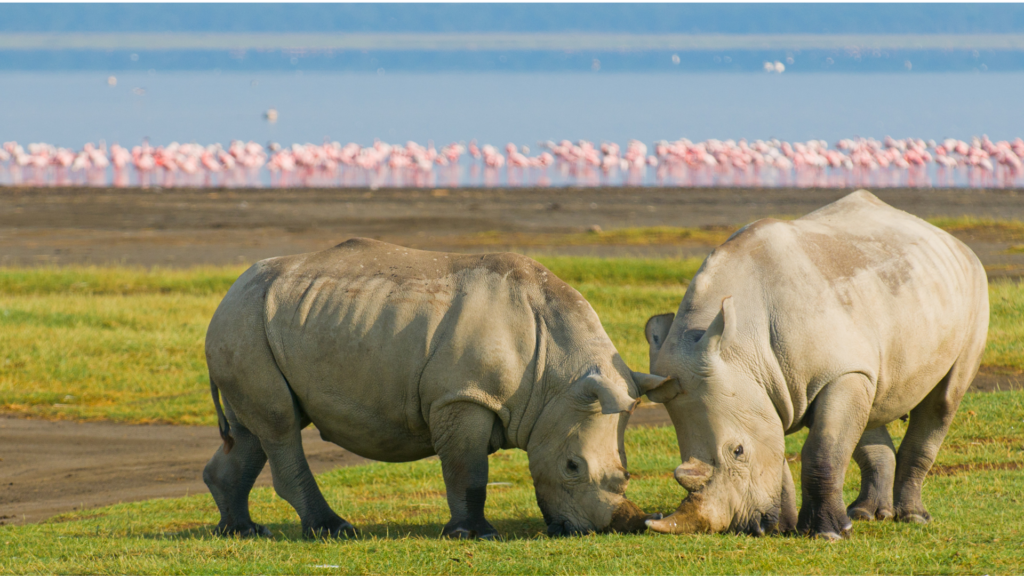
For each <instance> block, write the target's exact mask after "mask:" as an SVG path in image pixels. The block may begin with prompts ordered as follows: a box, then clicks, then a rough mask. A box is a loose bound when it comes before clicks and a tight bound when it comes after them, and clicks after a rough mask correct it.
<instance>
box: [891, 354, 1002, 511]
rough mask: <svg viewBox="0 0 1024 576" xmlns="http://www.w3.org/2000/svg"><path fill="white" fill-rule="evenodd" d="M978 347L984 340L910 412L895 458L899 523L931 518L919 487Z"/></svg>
mask: <svg viewBox="0 0 1024 576" xmlns="http://www.w3.org/2000/svg"><path fill="white" fill-rule="evenodd" d="M982 346H984V339H981V345H980V346H978V345H976V346H975V348H978V349H977V350H972V351H970V353H968V354H966V355H965V356H966V357H967V358H966V359H965V356H961V357H960V358H959V359H957V361H956V362H955V363H954V364H953V367H952V368H951V369H950V370H949V373H948V374H946V376H945V377H944V378H943V379H942V380H941V381H940V382H939V384H938V385H937V386H936V387H935V388H934V389H933V390H932V391H931V392H930V393H928V395H927V396H925V398H924V400H922V401H921V403H920V404H918V405H917V406H916V407H915V408H914V409H913V410H911V411H910V424H908V426H907V434H906V436H904V437H903V442H901V443H900V450H899V453H898V454H897V455H896V485H895V489H894V496H895V500H896V505H895V513H896V519H897V520H899V521H901V522H913V523H917V524H927V523H928V522H930V521H931V519H932V517H931V514H929V513H928V510H927V509H926V508H925V507H924V503H923V502H922V501H921V486H922V484H923V483H924V477H925V475H927V474H928V471H929V470H930V469H931V467H932V464H933V463H934V462H935V457H936V456H937V455H938V453H939V448H940V447H941V446H942V441H943V439H945V437H946V432H947V431H949V425H950V423H952V421H953V416H954V415H955V414H956V409H957V408H958V407H959V406H960V400H961V399H962V398H963V396H964V394H965V393H966V392H967V388H969V387H970V385H971V381H972V380H974V375H975V374H977V372H978V365H979V364H980V360H981V348H982Z"/></svg>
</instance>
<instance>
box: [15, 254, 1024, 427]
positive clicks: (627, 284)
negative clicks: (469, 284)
mask: <svg viewBox="0 0 1024 576" xmlns="http://www.w3.org/2000/svg"><path fill="white" fill-rule="evenodd" d="M540 260H541V261H542V262H543V263H544V264H545V265H547V266H548V267H549V268H551V270H552V271H553V272H554V273H555V274H557V275H558V276H559V277H561V278H564V279H565V280H566V281H568V282H569V283H570V284H572V285H574V286H575V287H577V288H578V289H579V290H580V292H582V294H583V295H584V296H585V297H586V298H587V299H588V300H589V301H590V302H591V303H592V304H593V306H594V308H595V309H596V310H597V312H598V314H599V315H600V316H601V319H602V322H603V323H604V326H605V328H606V330H607V331H608V334H609V335H610V336H611V338H612V340H613V341H614V342H615V343H616V345H617V346H618V349H619V352H620V353H621V354H622V356H623V358H624V359H625V360H626V362H627V363H629V365H630V366H631V367H633V369H635V370H642V371H646V370H647V364H648V360H647V343H646V342H645V341H644V339H643V326H644V323H645V322H646V320H647V318H648V317H650V316H651V315H652V314H658V313H662V312H670V311H675V310H676V308H677V307H678V305H679V301H680V300H681V299H682V296H683V293H684V291H685V289H686V282H687V280H688V279H689V278H691V277H692V276H693V274H694V273H695V272H696V271H697V268H698V267H699V266H700V261H699V260H698V259H684V260H636V259H601V258H578V257H547V258H544V257H542V258H540ZM242 270H243V268H240V267H227V268H199V269H194V270H166V269H154V270H142V269H124V268H60V269H46V268H42V269H5V270H0V410H3V411H6V412H13V413H19V414H24V415H31V416H36V417H45V418H72V419H79V420H90V419H106V420H113V421H119V422H169V423H179V424H213V423H214V417H213V411H212V410H211V403H210V399H209V387H208V380H207V374H206V365H205V360H204V356H203V339H204V337H205V332H206V326H207V324H208V322H209V319H210V317H211V316H212V314H213V311H214V310H215V309H216V307H217V304H218V303H219V301H220V299H221V298H222V297H223V294H224V293H225V292H226V291H227V289H228V287H229V286H230V285H231V283H232V282H233V281H234V279H235V278H236V277H237V276H238V274H240V273H241V271H242ZM990 297H991V301H992V327H991V330H990V333H989V345H988V349H987V350H986V354H985V360H984V361H985V363H986V364H987V365H989V366H999V367H1006V368H1008V369H1010V370H1022V369H1024V289H1022V288H1021V286H1020V285H1019V284H1017V283H1014V282H1009V281H1004V282H997V283H993V284H992V286H991V288H990Z"/></svg>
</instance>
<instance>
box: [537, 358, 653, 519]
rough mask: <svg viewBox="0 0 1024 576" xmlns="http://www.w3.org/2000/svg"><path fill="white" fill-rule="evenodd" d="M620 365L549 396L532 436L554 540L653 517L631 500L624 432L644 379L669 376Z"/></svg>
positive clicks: (592, 373) (592, 372)
mask: <svg viewBox="0 0 1024 576" xmlns="http://www.w3.org/2000/svg"><path fill="white" fill-rule="evenodd" d="M616 356H617V355H616ZM616 359H617V358H616ZM617 360H618V361H617V364H618V365H619V366H617V367H616V369H610V370H608V369H606V370H601V369H599V368H592V369H591V370H589V371H588V373H586V374H585V375H584V376H582V377H581V378H579V379H577V380H576V381H575V382H573V383H572V385H570V386H568V387H567V388H566V389H565V391H564V392H562V393H560V394H558V395H557V396H556V397H554V398H551V399H549V401H548V402H547V404H546V405H545V406H544V409H543V411H542V413H541V414H540V416H539V417H538V419H537V422H536V424H535V425H534V429H533V431H532V432H531V435H530V441H529V446H528V447H527V453H528V454H529V458H530V473H531V474H532V475H533V482H534V487H535V489H536V492H537V504H538V505H539V506H540V509H541V513H542V514H543V515H544V521H545V523H547V525H548V534H549V535H551V536H563V535H571V534H586V533H589V532H605V531H615V532H639V531H642V530H645V529H646V525H645V523H644V522H645V519H646V518H648V517H647V516H646V515H645V514H644V513H643V511H641V510H640V508H639V507H637V506H636V504H633V503H632V502H630V501H629V500H627V499H626V497H625V494H626V487H627V486H628V485H629V473H628V472H627V471H626V453H625V449H624V441H623V434H624V432H625V428H626V423H627V421H628V419H629V415H630V413H632V411H633V408H634V407H635V406H636V404H637V402H638V396H639V395H640V394H642V390H643V387H642V385H641V384H638V383H637V381H639V382H640V383H643V384H646V385H648V386H650V384H651V382H656V383H658V384H660V383H661V382H663V381H664V380H665V379H664V378H653V377H651V376H650V375H647V374H640V373H631V372H630V371H629V370H628V369H626V368H625V364H624V363H622V361H621V360H619V359H617ZM631 389H632V390H633V393H632V394H631V393H630V391H631Z"/></svg>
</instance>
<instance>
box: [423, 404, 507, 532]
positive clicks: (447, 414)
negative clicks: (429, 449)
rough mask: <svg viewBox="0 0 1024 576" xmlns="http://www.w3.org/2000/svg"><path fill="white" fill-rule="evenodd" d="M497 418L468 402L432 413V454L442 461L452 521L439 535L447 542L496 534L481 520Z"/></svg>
mask: <svg viewBox="0 0 1024 576" xmlns="http://www.w3.org/2000/svg"><path fill="white" fill-rule="evenodd" d="M496 419H497V415H495V414H494V412H491V411H490V410H488V409H486V408H484V407H483V406H480V405H478V404H472V403H469V402H456V403H452V404H447V405H445V406H443V407H440V408H437V409H434V410H431V413H430V430H431V434H432V436H433V444H434V451H435V452H437V456H438V458H440V460H441V471H442V473H443V474H444V484H445V489H446V491H447V493H448V507H449V508H450V509H451V513H452V519H451V520H450V521H448V524H446V525H445V527H444V530H442V531H441V535H442V536H447V537H450V538H485V539H491V538H496V537H497V536H498V531H497V530H495V529H494V526H491V523H490V522H488V521H487V519H486V518H484V504H485V503H486V502H487V455H488V453H489V452H491V450H489V445H490V441H491V431H492V429H493V428H494V421H495V420H496Z"/></svg>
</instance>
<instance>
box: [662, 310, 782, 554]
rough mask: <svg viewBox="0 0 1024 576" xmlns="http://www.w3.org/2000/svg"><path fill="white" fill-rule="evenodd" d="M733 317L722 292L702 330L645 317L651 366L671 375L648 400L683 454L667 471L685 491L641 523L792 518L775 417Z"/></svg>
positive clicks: (695, 525)
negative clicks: (675, 503) (669, 510)
mask: <svg viewBox="0 0 1024 576" xmlns="http://www.w3.org/2000/svg"><path fill="white" fill-rule="evenodd" d="M736 320H737V319H736V314H735V313H734V310H733V304H732V299H731V298H726V299H725V300H723V303H722V309H721V311H720V312H719V313H718V315H717V316H716V317H715V319H714V321H713V322H712V323H711V325H710V326H709V327H708V329H707V330H706V331H704V332H703V333H700V332H696V333H693V334H687V333H685V331H683V330H671V329H670V326H671V325H672V318H671V315H662V316H655V317H654V318H652V319H651V320H650V321H649V322H648V326H647V338H648V342H649V343H650V344H651V365H652V368H651V371H652V372H654V373H655V374H662V375H665V376H668V377H670V378H671V379H670V380H669V381H668V382H666V383H665V384H664V385H662V386H660V387H658V388H656V389H654V390H652V391H650V392H649V393H648V398H650V399H651V400H654V401H656V402H664V403H665V405H666V408H667V409H668V411H669V414H670V415H671V417H672V423H673V424H674V425H675V428H676V435H677V437H678V440H679V452H680V456H681V457H682V462H683V463H682V464H681V465H680V466H679V467H678V468H676V470H675V478H676V481H678V482H679V484H680V485H682V486H683V487H684V488H686V490H687V491H688V492H689V495H688V496H687V497H686V498H685V499H684V500H683V502H682V504H681V505H680V506H679V509H678V510H677V511H676V512H675V513H674V514H672V515H670V516H668V517H666V518H664V519H660V520H651V521H649V522H648V523H647V524H648V526H649V527H650V528H651V529H652V530H655V531H657V532H667V533H675V534H680V533H691V532H724V531H733V532H744V533H748V534H754V535H761V534H764V533H766V532H773V531H776V530H782V531H786V530H789V529H791V528H792V524H793V523H794V521H795V516H796V508H795V503H794V498H795V494H793V481H792V478H791V476H790V473H789V468H788V466H787V465H786V461H785V442H784V434H783V428H782V422H781V420H780V418H779V416H778V413H777V412H776V411H775V409H774V405H773V404H772V402H771V400H770V399H769V397H768V395H767V393H766V392H765V391H764V388H763V387H762V386H760V385H759V384H758V377H759V374H758V368H757V364H758V363H757V362H755V361H752V359H751V357H750V353H749V351H750V348H751V347H752V346H753V345H752V344H750V345H748V344H749V343H746V342H741V341H740V338H741V336H740V335H739V334H738V333H737V329H736ZM677 332H681V333H677Z"/></svg>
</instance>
